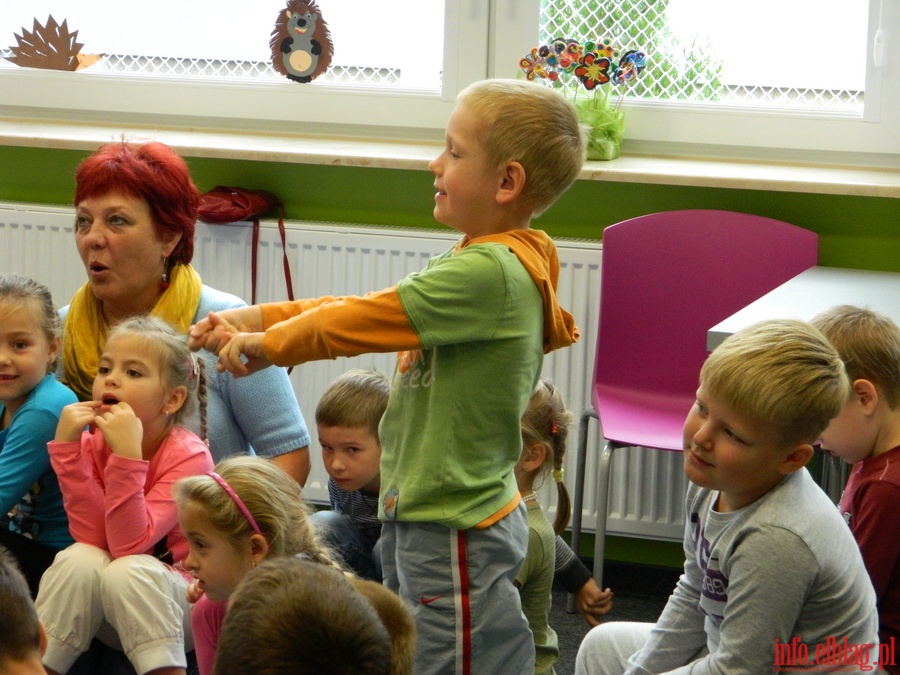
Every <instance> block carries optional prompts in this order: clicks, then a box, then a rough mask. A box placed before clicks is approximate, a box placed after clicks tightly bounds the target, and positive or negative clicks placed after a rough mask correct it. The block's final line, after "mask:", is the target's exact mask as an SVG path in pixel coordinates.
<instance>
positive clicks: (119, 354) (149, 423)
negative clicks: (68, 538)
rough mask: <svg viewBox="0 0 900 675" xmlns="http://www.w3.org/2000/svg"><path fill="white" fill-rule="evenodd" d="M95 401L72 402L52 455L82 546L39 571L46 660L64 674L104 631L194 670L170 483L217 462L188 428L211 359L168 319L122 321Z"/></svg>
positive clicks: (157, 665)
mask: <svg viewBox="0 0 900 675" xmlns="http://www.w3.org/2000/svg"><path fill="white" fill-rule="evenodd" d="M91 399H92V400H89V401H84V402H80V403H72V404H70V405H67V406H66V407H65V408H63V410H62V414H61V416H60V419H59V424H58V426H57V428H56V436H55V439H54V440H53V441H52V442H50V443H48V444H47V446H48V450H49V452H50V461H51V464H52V466H53V469H54V471H56V475H57V476H58V478H59V485H60V489H61V491H62V496H63V504H64V506H65V509H66V513H67V514H68V517H69V530H70V531H71V534H72V537H73V538H74V539H75V542H76V543H75V544H72V545H71V546H69V547H68V548H66V549H64V550H63V551H61V552H60V553H59V554H58V555H57V556H56V559H55V560H54V562H53V564H52V565H51V566H50V568H49V569H48V570H47V571H46V572H45V573H44V576H43V578H42V579H41V585H40V590H39V591H38V596H37V600H36V606H37V611H38V616H39V617H40V619H41V621H42V622H43V623H44V626H45V628H46V630H47V636H48V638H49V640H48V646H47V651H46V653H45V655H44V659H43V663H44V666H45V667H46V668H47V671H48V672H51V673H65V672H67V671H68V670H69V668H71V667H72V665H73V664H74V662H75V661H76V659H77V658H78V656H79V655H80V654H81V653H83V652H85V651H87V649H88V647H89V646H90V643H91V640H92V639H93V638H94V637H97V638H98V639H99V640H101V641H102V642H104V643H106V644H107V645H109V646H111V647H115V648H118V649H121V650H124V652H125V654H126V656H127V657H128V659H129V660H130V661H131V663H132V665H133V666H134V668H135V670H136V671H137V672H138V673H147V672H150V671H153V672H154V673H159V674H166V675H170V674H171V675H175V674H181V673H185V668H186V666H187V660H186V657H185V649H186V648H187V649H188V650H190V649H191V648H192V644H191V635H190V625H189V621H188V616H189V614H190V606H189V605H188V603H187V600H186V597H185V594H186V591H187V588H188V584H189V581H190V575H189V574H188V573H187V572H185V571H184V569H183V568H182V566H181V562H182V561H183V560H184V558H185V556H186V555H187V551H188V545H187V542H186V541H185V539H184V536H183V535H182V534H181V530H180V529H179V528H178V521H177V512H176V508H175V503H174V501H173V500H172V497H171V490H172V485H173V484H174V483H175V482H176V481H177V480H178V479H179V478H182V477H184V476H190V475H194V474H198V473H205V472H207V471H209V470H210V469H211V468H212V458H211V456H210V454H209V448H207V446H206V443H205V442H204V441H203V440H202V439H201V438H200V437H199V436H198V435H197V434H195V433H194V432H192V431H189V430H187V429H185V428H184V427H182V426H180V424H181V422H182V420H183V419H185V418H189V417H188V416H190V415H191V412H192V411H191V408H192V407H193V404H194V401H195V399H197V400H199V401H200V419H201V433H203V431H202V428H203V420H204V419H205V416H206V414H205V413H206V411H205V407H206V406H205V401H206V383H205V379H204V371H203V368H202V364H201V363H199V362H198V359H197V357H196V356H195V355H194V354H193V353H192V352H191V351H189V350H188V348H187V343H186V340H185V338H184V337H183V336H180V335H178V334H177V333H176V332H175V330H174V329H173V328H172V327H171V326H169V325H168V324H166V323H165V322H164V321H162V320H161V319H157V318H155V317H150V316H146V317H136V318H133V319H129V320H127V321H124V322H122V323H120V324H118V325H117V326H116V327H115V328H114V329H113V330H111V331H110V334H109V338H108V339H107V341H106V345H105V347H104V349H103V354H102V356H101V357H100V359H99V366H98V371H97V376H96V377H95V378H94V384H93V389H92V395H91Z"/></svg>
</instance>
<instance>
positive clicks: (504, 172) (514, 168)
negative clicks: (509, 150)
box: [496, 162, 525, 204]
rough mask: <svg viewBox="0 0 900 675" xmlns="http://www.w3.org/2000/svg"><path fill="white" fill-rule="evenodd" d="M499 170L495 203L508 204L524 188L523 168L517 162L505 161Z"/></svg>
mask: <svg viewBox="0 0 900 675" xmlns="http://www.w3.org/2000/svg"><path fill="white" fill-rule="evenodd" d="M500 172H501V174H500V185H499V187H498V188H497V196H496V199H497V203H498V204H509V203H510V202H512V201H513V200H514V199H516V198H517V197H518V196H519V195H520V194H522V190H523V189H525V168H524V167H523V166H522V165H521V164H520V163H519V162H507V163H506V164H505V165H504V166H503V167H502V168H501V169H500Z"/></svg>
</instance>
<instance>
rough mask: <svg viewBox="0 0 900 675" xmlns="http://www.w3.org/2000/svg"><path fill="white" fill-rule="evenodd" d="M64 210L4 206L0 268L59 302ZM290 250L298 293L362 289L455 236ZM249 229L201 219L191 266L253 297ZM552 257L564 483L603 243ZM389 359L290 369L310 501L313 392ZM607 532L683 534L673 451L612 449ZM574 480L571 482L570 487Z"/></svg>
mask: <svg viewBox="0 0 900 675" xmlns="http://www.w3.org/2000/svg"><path fill="white" fill-rule="evenodd" d="M72 222H73V215H72V210H71V209H66V208H58V207H50V206H40V205H31V204H28V205H25V204H2V205H0V271H2V272H5V273H6V272H16V273H19V274H24V275H26V276H31V277H33V278H35V279H37V280H38V281H41V282H42V283H44V284H46V285H47V286H48V287H49V288H50V290H51V291H52V293H53V297H54V300H55V301H56V302H57V304H66V303H67V302H68V300H69V298H71V297H72V294H73V293H74V292H75V290H76V289H77V288H78V287H79V286H80V285H81V284H82V283H84V281H85V275H84V269H83V267H82V265H81V262H80V260H79V258H78V255H77V253H76V251H75V246H74V242H73V237H72V228H71V224H72ZM286 226H287V228H288V257H289V259H290V262H291V270H292V274H293V281H294V294H295V297H318V296H321V295H344V294H360V293H364V292H366V291H371V290H378V289H381V288H385V287H387V286H390V285H391V284H393V283H395V282H396V281H397V280H399V279H400V278H402V277H403V276H405V275H406V274H409V273H411V272H414V271H417V270H419V269H421V268H422V267H424V266H425V264H426V262H427V261H428V259H429V258H431V257H432V256H434V255H436V254H438V253H440V252H442V251H444V250H446V249H447V248H448V247H449V246H451V245H452V243H453V242H454V241H455V240H456V238H457V237H456V235H454V234H453V233H450V232H447V231H442V230H413V229H401V228H396V229H395V228H378V227H365V226H356V225H342V224H331V223H307V222H287V223H286ZM250 234H251V228H250V227H249V226H248V225H247V224H246V223H238V224H234V225H206V224H204V223H198V226H197V236H196V244H195V253H194V265H195V267H196V268H197V271H198V272H199V273H200V275H201V277H202V278H203V281H204V283H205V284H207V285H209V286H213V287H215V288H218V289H220V290H222V291H226V292H229V293H233V294H235V295H238V296H240V297H242V298H249V297H250V263H249V261H250ZM557 246H558V248H559V256H560V264H561V270H560V282H559V295H560V302H561V304H562V306H563V307H565V308H566V309H568V310H569V311H570V312H572V313H573V314H574V315H575V317H576V320H577V322H578V325H579V327H580V328H581V333H582V337H581V340H580V341H579V342H578V343H577V344H576V345H574V346H573V347H571V348H569V349H564V350H560V351H557V352H554V353H552V354H550V355H548V356H547V358H546V359H545V362H544V363H545V365H544V377H545V378H547V379H549V380H551V381H552V382H553V383H554V384H556V385H557V386H558V387H559V388H560V390H561V391H562V393H563V395H564V396H565V399H566V401H567V403H568V405H569V408H570V409H571V410H572V411H573V412H574V413H575V416H576V423H574V424H573V425H572V428H571V429H570V434H569V453H568V456H567V461H566V463H565V466H566V471H567V476H568V477H569V480H567V483H568V484H569V485H570V486H572V479H574V475H575V454H574V449H575V446H576V439H577V433H578V431H577V417H578V415H579V414H580V412H581V411H582V410H584V408H585V407H586V406H589V405H590V400H589V388H590V381H591V368H592V366H593V350H594V346H595V344H596V326H597V314H598V312H597V305H598V293H599V284H600V243H599V242H596V241H580V240H577V241H576V240H565V239H559V240H557ZM258 256H259V280H258V290H257V293H258V300H259V301H260V302H265V301H268V300H280V299H284V298H286V297H287V296H286V292H285V285H284V283H285V282H284V275H283V273H282V252H281V241H280V239H279V236H278V231H277V228H276V227H275V226H274V224H272V223H269V222H264V223H263V224H262V232H261V236H260V244H259V253H258ZM393 365H394V358H393V356H392V355H389V354H371V355H364V356H358V357H354V358H352V359H347V358H339V359H336V360H334V361H321V362H315V363H308V364H304V365H302V366H300V367H297V368H295V369H294V371H293V373H292V375H291V380H292V382H293V385H294V390H295V392H296V394H297V399H298V401H299V403H300V407H301V410H303V412H304V414H305V416H306V418H307V422H308V423H309V424H310V426H311V428H310V432H311V434H312V435H313V444H312V446H311V456H312V463H313V471H312V474H311V475H310V479H309V481H308V483H307V487H306V489H305V494H306V496H307V497H308V498H309V499H311V500H313V501H320V502H327V500H328V496H327V491H326V489H325V480H326V479H327V475H326V474H325V470H324V468H323V467H322V463H321V460H320V454H319V451H318V445H317V443H316V439H315V424H314V423H313V412H314V410H315V407H316V403H317V401H318V399H319V396H320V395H321V393H322V392H323V391H324V390H325V388H326V387H327V386H328V384H329V383H330V382H331V381H332V380H333V379H334V378H335V377H337V376H338V375H340V374H341V373H342V372H344V371H345V370H347V369H349V368H354V367H359V368H375V369H378V370H380V371H382V372H385V373H387V374H390V373H392V372H393ZM589 440H590V443H589V446H588V447H589V448H590V450H589V452H588V464H587V475H588V480H587V487H586V490H585V512H584V516H583V526H584V528H585V529H586V530H592V529H593V527H594V525H595V516H596V507H595V500H596V490H595V489H594V483H595V480H594V479H593V477H594V475H595V473H596V462H595V461H594V460H595V458H596V455H597V453H598V450H599V440H598V438H597V428H596V424H593V425H592V427H591V437H590V439H589ZM613 464H614V468H613V484H614V485H613V490H612V495H611V501H610V509H609V528H608V529H609V532H610V533H617V534H624V535H632V536H640V537H651V538H659V539H671V540H680V539H681V535H682V527H683V513H682V505H683V501H682V496H683V494H684V477H683V473H682V470H681V459H680V455H678V454H677V453H668V452H656V451H651V450H646V449H643V448H630V449H627V450H621V451H619V452H617V453H616V455H615V457H614V461H613ZM551 488H552V485H546V486H544V487H543V488H542V490H541V502H542V504H544V505H545V507H546V508H547V510H548V511H549V512H551V513H552V512H553V510H554V508H555V503H556V498H555V494H552V496H551ZM573 491H574V490H573V487H570V492H573Z"/></svg>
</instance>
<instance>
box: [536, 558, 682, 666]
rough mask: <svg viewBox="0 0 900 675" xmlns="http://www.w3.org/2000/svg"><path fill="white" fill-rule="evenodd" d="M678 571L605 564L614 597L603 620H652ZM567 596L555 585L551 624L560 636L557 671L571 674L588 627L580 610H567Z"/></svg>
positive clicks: (659, 610) (658, 612)
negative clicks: (572, 611) (571, 612)
mask: <svg viewBox="0 0 900 675" xmlns="http://www.w3.org/2000/svg"><path fill="white" fill-rule="evenodd" d="M680 573H681V570H678V569H672V568H668V567H665V568H663V567H645V566H634V565H621V564H618V565H617V564H611V565H610V564H608V565H607V566H606V568H605V569H604V572H603V577H604V580H605V581H604V585H605V586H608V587H609V588H611V589H612V590H613V592H614V593H615V601H614V605H613V610H612V611H611V612H610V613H609V614H607V615H606V620H607V621H649V622H655V621H656V619H657V618H658V617H659V614H660V612H662V609H663V607H665V604H666V600H668V598H669V595H670V594H671V592H672V590H673V589H674V588H675V583H676V582H677V581H678V575H679V574H680ZM567 597H568V596H567V594H566V592H565V590H564V589H563V588H562V587H559V586H554V588H553V607H552V609H551V613H550V625H551V626H552V627H553V630H555V631H556V634H557V636H558V638H559V661H557V663H556V675H572V674H573V673H574V672H575V654H576V653H577V652H578V645H580V644H581V640H582V639H583V638H584V636H585V634H586V633H587V632H588V630H590V626H588V624H587V623H586V622H585V620H584V618H583V617H582V616H581V614H579V613H577V612H576V613H575V614H569V613H568V612H566V598H567Z"/></svg>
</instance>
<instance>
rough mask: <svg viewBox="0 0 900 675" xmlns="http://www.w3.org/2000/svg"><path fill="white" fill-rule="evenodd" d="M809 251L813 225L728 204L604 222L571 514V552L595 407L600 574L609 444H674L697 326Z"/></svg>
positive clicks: (702, 353)
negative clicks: (588, 403) (588, 405)
mask: <svg viewBox="0 0 900 675" xmlns="http://www.w3.org/2000/svg"><path fill="white" fill-rule="evenodd" d="M817 255H818V237H817V235H816V234H815V233H813V232H810V231H809V230H804V229H802V228H800V227H796V226H795V225H789V224H788V223H783V222H781V221H778V220H772V219H771V218H764V217H761V216H755V215H749V214H745V213H735V212H731V211H714V210H693V211H670V212H665V213H654V214H650V215H646V216H640V217H637V218H632V219H630V220H626V221H623V222H621V223H617V224H615V225H611V226H609V227H607V228H606V230H605V231H604V232H603V254H602V262H601V281H600V321H599V326H598V337H597V351H596V356H595V362H594V375H593V382H592V386H591V390H592V391H591V394H592V396H591V400H592V403H593V409H589V410H587V411H586V412H585V413H584V414H583V415H582V416H581V424H580V430H579V437H578V449H577V453H578V455H577V465H576V477H575V481H576V484H575V496H574V506H573V519H572V548H573V549H574V550H575V551H576V552H577V551H578V546H579V544H580V535H581V517H582V503H583V499H584V473H585V471H584V467H585V456H586V452H587V431H588V425H589V422H590V419H591V417H594V418H597V417H598V416H599V421H600V430H601V434H602V438H603V439H604V440H605V441H606V443H605V445H604V447H603V450H602V452H601V454H600V458H599V468H598V472H597V483H598V491H597V528H596V540H595V545H594V578H595V579H596V580H597V583H598V584H602V573H603V552H604V543H605V541H604V540H605V536H606V524H607V523H606V520H607V508H608V503H607V502H608V497H609V481H610V468H611V467H610V464H611V461H612V455H613V451H614V450H615V449H616V448H621V447H631V446H643V447H647V448H655V449H658V450H670V451H673V452H680V451H681V450H682V447H683V444H682V425H683V423H684V418H685V416H686V415H687V412H688V410H689V409H690V407H691V405H692V404H693V402H694V396H695V392H696V390H697V384H698V376H699V373H700V366H701V365H702V364H703V361H704V359H705V358H706V355H707V351H706V332H707V330H708V329H709V328H711V327H712V326H714V325H716V324H717V323H719V322H720V321H722V320H723V319H725V318H726V317H728V316H730V315H731V314H733V313H734V312H736V311H737V310H739V309H741V308H742V307H744V306H745V305H747V304H748V303H750V302H752V301H753V300H756V299H757V298H759V297H760V296H762V295H763V294H765V293H767V292H768V291H770V290H772V289H773V288H775V287H777V286H779V285H781V284H782V283H784V282H785V281H787V280H788V279H790V278H792V277H794V276H796V275H797V274H799V273H800V272H802V271H803V270H805V269H807V268H809V267H812V266H813V265H815V264H816V258H817ZM632 489H637V486H632ZM601 588H602V585H601ZM570 606H571V605H570Z"/></svg>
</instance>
